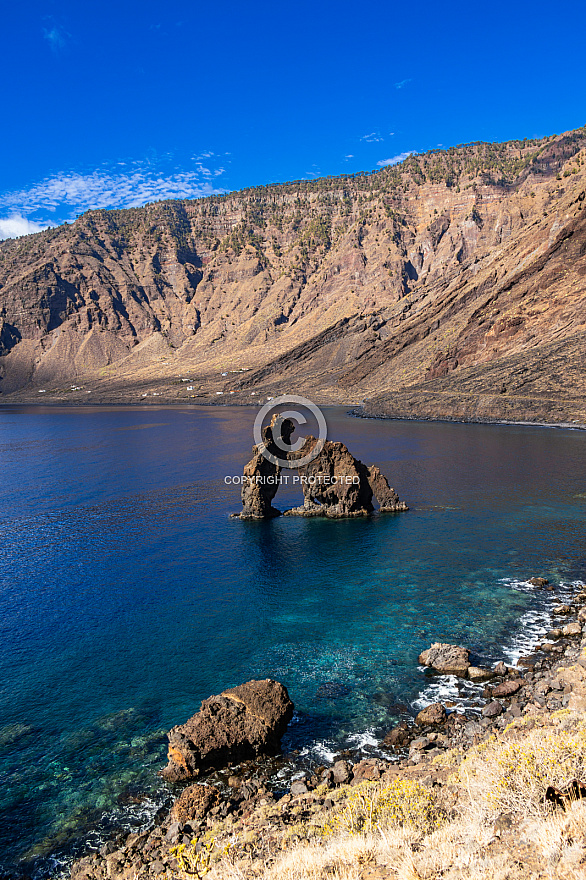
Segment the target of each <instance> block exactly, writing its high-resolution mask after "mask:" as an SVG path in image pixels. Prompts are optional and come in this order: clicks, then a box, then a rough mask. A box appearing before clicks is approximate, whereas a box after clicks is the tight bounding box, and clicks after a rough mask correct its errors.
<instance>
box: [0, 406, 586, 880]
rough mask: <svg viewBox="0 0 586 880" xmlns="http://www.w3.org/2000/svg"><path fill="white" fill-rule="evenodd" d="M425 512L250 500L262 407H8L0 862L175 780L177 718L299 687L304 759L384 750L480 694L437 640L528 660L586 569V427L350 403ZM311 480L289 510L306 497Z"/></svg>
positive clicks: (47, 848) (32, 867) (291, 497)
mask: <svg viewBox="0 0 586 880" xmlns="http://www.w3.org/2000/svg"><path fill="white" fill-rule="evenodd" d="M324 413H325V415H326V420H327V424H328V436H329V438H330V439H335V440H342V441H344V442H345V443H346V444H347V445H348V447H349V449H350V451H351V452H352V454H353V455H354V456H355V457H357V458H359V459H361V460H362V461H364V462H365V463H366V464H377V465H378V466H379V467H380V468H381V470H382V471H383V473H385V474H386V475H387V476H388V478H389V482H390V484H391V486H393V487H394V488H395V489H396V490H397V492H398V493H399V496H400V497H401V499H403V500H405V501H406V502H407V504H408V505H409V507H410V510H409V512H407V513H401V514H396V515H388V514H383V515H374V516H372V517H369V518H367V519H358V520H344V521H329V520H325V521H322V520H319V519H301V518H290V517H280V518H277V519H274V520H271V521H268V522H242V521H240V520H236V519H230V517H229V515H230V513H232V512H237V511H238V510H239V509H240V498H239V493H240V487H239V486H238V485H234V484H232V483H230V482H227V481H226V478H227V477H228V478H230V477H232V476H237V475H239V474H241V472H242V468H243V465H244V464H245V462H246V461H248V459H249V458H250V450H251V446H252V443H253V438H252V425H253V421H254V417H255V410H254V409H253V408H238V407H234V408H229V407H194V406H192V407H184V408H183V407H176V408H164V407H161V408H158V407H157V408H156V407H120V408H107V407H100V408H90V407H88V408H61V409H60V408H51V407H46V408H43V407H4V408H1V409H0V501H1V504H0V535H1V540H0V628H1V629H0V780H1V785H0V865H1V866H3V867H4V869H6V870H9V869H11V868H12V867H13V866H14V865H16V864H18V863H20V864H21V866H24V868H26V870H27V871H29V872H32V873H35V874H37V875H38V876H44V875H48V874H50V873H51V872H52V871H54V870H56V869H59V868H62V867H63V866H66V865H67V863H68V859H70V858H71V856H72V854H74V853H80V852H82V851H83V848H84V846H86V845H87V844H88V842H89V844H90V845H93V846H96V845H98V844H99V842H100V840H102V839H103V838H104V837H105V836H107V835H108V833H110V831H111V829H112V828H114V827H117V826H119V825H120V824H123V825H125V826H126V827H135V826H137V825H138V824H140V823H141V822H146V821H148V820H149V818H150V817H151V816H152V815H153V813H154V812H155V810H156V809H157V807H158V805H159V804H160V803H161V802H163V801H164V799H165V798H166V797H168V791H169V790H168V788H167V787H166V785H165V784H164V783H163V782H162V780H161V779H160V778H159V777H158V776H157V770H158V769H160V768H161V767H162V766H163V765H164V763H165V751H166V738H165V732H166V730H167V729H168V728H169V727H171V726H172V725H174V724H177V723H181V722H183V721H185V720H186V719H187V718H188V717H189V716H190V715H192V714H193V713H194V712H196V711H197V709H198V708H199V704H200V702H201V700H202V699H205V698H206V697H208V696H209V695H211V694H215V693H219V692H220V691H221V690H223V689H224V688H226V687H230V686H234V685H236V684H239V683H241V682H243V681H246V680H248V679H251V678H267V677H271V678H276V679H278V680H279V681H282V682H283V683H284V684H286V686H287V688H288V689H289V693H290V696H291V698H292V700H293V702H294V703H295V707H296V713H295V717H294V720H293V722H292V724H291V726H290V730H289V732H288V734H287V736H286V739H285V741H284V749H285V752H286V753H287V754H291V753H295V758H294V759H293V758H292V759H291V766H293V765H294V764H295V761H297V762H300V761H307V762H311V761H317V762H321V761H326V760H328V759H331V758H332V756H333V755H334V754H335V753H336V752H337V751H338V750H340V749H342V748H346V747H354V748H361V749H363V750H364V751H365V752H366V753H369V752H370V753H377V751H378V749H379V742H380V739H381V737H382V736H383V735H384V733H386V732H387V731H388V730H389V729H390V727H391V726H392V725H393V724H394V723H396V721H397V719H398V718H399V717H400V716H401V714H402V713H406V712H413V711H415V710H416V709H417V708H418V707H419V706H421V705H423V704H425V703H426V702H430V701H431V700H432V699H435V698H438V697H439V698H448V699H452V700H453V701H454V702H455V703H456V704H458V705H461V706H462V707H463V708H468V709H469V710H470V711H474V710H475V707H474V703H475V699H476V696H477V693H478V692H477V691H475V690H474V687H471V686H465V685H462V683H458V682H456V680H452V679H450V680H447V681H442V682H441V683H440V682H439V681H438V680H437V679H436V680H434V679H433V678H432V677H430V676H429V675H428V674H427V673H425V671H424V670H422V669H421V668H419V667H418V664H417V656H418V654H419V653H420V651H421V650H423V649H424V648H426V647H428V646H429V644H430V643H431V642H432V641H448V642H457V643H461V644H465V645H466V646H468V647H469V648H471V649H472V650H473V651H474V652H476V653H477V654H478V655H479V656H480V657H481V658H483V660H484V661H485V662H491V661H493V660H496V659H501V658H504V659H506V660H507V661H509V662H512V661H513V660H514V659H515V658H516V657H517V656H519V654H520V653H522V652H523V651H524V650H527V648H528V647H529V646H530V645H531V643H532V642H533V641H535V640H536V639H537V638H538V636H539V635H540V634H542V633H543V632H544V631H545V629H546V628H547V626H548V621H549V608H550V607H551V603H552V601H553V600H552V594H551V593H548V592H547V591H544V590H540V589H534V588H531V587H530V586H529V585H528V584H527V579H528V578H530V577H532V576H534V575H544V576H545V577H547V578H549V580H550V582H551V583H552V584H553V585H554V586H555V588H556V589H555V593H554V594H553V595H556V596H560V595H562V596H563V595H564V594H565V592H567V591H568V590H569V589H570V588H571V585H572V584H575V583H576V582H578V581H580V579H582V578H584V574H585V568H586V566H585V561H586V560H585V547H586V541H585V538H586V525H585V516H584V514H585V512H586V480H585V474H586V433H585V432H583V431H579V430H565V429H552V428H540V427H524V426H513V425H474V424H466V425H464V424H450V423H434V422H417V421H381V420H367V419H358V418H354V417H352V416H351V415H349V414H348V412H347V411H346V410H345V409H344V408H329V409H325V410H324ZM301 500H302V494H301V489H300V488H299V486H292V485H289V486H287V487H283V488H282V489H280V490H279V493H278V494H277V497H276V499H275V505H276V506H277V507H280V508H282V509H285V508H286V507H291V506H294V505H295V504H299V503H301Z"/></svg>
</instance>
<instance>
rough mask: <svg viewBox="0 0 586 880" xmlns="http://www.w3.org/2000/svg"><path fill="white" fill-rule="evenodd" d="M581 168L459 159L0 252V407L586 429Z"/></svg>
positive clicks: (100, 216)
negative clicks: (315, 410)
mask: <svg viewBox="0 0 586 880" xmlns="http://www.w3.org/2000/svg"><path fill="white" fill-rule="evenodd" d="M585 160H586V129H579V130H577V131H575V132H570V133H566V134H563V135H559V136H552V137H549V138H544V139H541V140H524V141H512V142H509V143H504V144H485V143H475V144H467V145H464V146H461V147H455V148H451V149H449V150H434V151H431V152H429V153H425V154H420V155H413V156H411V157H409V158H408V159H407V160H406V161H405V162H403V163H402V164H400V165H397V166H393V167H390V168H384V169H382V170H380V171H377V172H373V173H370V174H360V175H353V176H345V177H338V178H323V179H319V180H313V181H298V182H295V183H287V184H275V185H271V186H266V187H258V188H255V189H249V190H243V191H242V192H238V193H231V194H229V195H225V196H219V197H211V198H206V199H200V200H196V201H176V202H160V203H157V204H152V205H147V206H145V207H144V208H136V209H131V210H125V211H90V212H88V213H86V214H84V215H83V216H81V217H79V218H78V219H77V220H76V221H75V222H74V223H72V224H71V225H64V226H61V227H59V228H57V229H51V230H46V231H44V232H41V233H37V234H35V235H30V236H26V237H24V238H21V239H18V240H13V241H6V242H3V243H1V244H0V376H1V377H2V378H1V380H0V390H1V396H0V400H1V401H2V402H3V403H11V402H19V401H34V402H35V403H36V402H40V401H41V400H42V401H43V402H49V401H53V402H56V401H60V402H62V401H64V400H66V401H70V402H80V401H82V402H88V401H92V402H98V401H102V402H106V401H107V402H115V401H120V402H122V401H124V402H142V403H144V402H151V403H155V402H156V403H163V402H176V401H184V402H188V401H191V402H206V401H210V400H212V399H213V400H214V402H217V401H218V400H221V399H222V398H221V397H219V396H218V394H217V393H218V392H223V394H224V399H227V398H228V399H229V400H230V402H234V403H249V402H254V401H255V397H262V396H266V395H267V394H272V395H274V394H276V393H279V392H281V393H285V392H297V393H302V394H305V395H307V396H309V397H311V398H313V399H314V400H315V401H316V402H318V403H319V402H321V403H359V402H360V401H363V400H366V404H365V408H366V411H367V412H370V413H378V414H387V415H398V416H407V417H420V416H423V417H431V418H481V419H495V418H496V419H500V418H511V419H521V420H524V419H527V420H538V421H555V422H560V421H561V422H570V421H575V422H580V423H586V404H585V402H584V401H585V399H586V394H585V392H586V387H585V386H586V380H585V377H584V363H585V359H584V355H585V353H586V337H585V330H586V297H585V287H586V211H585V209H584V208H585V205H586V201H585V191H586V180H585V177H586V162H585ZM185 380H188V381H185ZM72 386H73V387H72ZM39 392H42V395H43V396H42V397H41V395H40V394H39ZM88 392H91V397H90V396H89V395H88ZM145 395H146V397H145Z"/></svg>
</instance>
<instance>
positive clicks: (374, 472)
mask: <svg viewBox="0 0 586 880" xmlns="http://www.w3.org/2000/svg"><path fill="white" fill-rule="evenodd" d="M368 483H369V485H370V488H371V489H372V493H373V495H374V497H375V498H376V500H377V501H378V503H379V510H380V511H381V513H396V512H398V511H401V510H408V509H409V508H408V507H407V505H406V504H405V502H404V501H401V500H400V499H399V496H398V495H397V493H396V492H395V490H394V489H391V488H390V486H389V482H388V480H387V478H386V477H385V475H384V474H381V472H380V470H379V468H377V466H376V465H374V464H372V465H371V466H370V467H369V468H368Z"/></svg>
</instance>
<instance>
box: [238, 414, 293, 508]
mask: <svg viewBox="0 0 586 880" xmlns="http://www.w3.org/2000/svg"><path fill="white" fill-rule="evenodd" d="M294 429H295V425H294V424H293V422H292V421H291V420H290V419H283V418H281V416H279V415H277V414H276V415H274V416H273V418H272V420H271V424H270V425H267V426H266V427H265V428H263V431H262V438H263V446H264V447H265V448H266V450H267V451H268V452H269V453H270V455H272V456H274V457H275V458H279V457H283V456H284V455H285V453H283V451H282V450H281V449H280V448H279V447H278V446H277V441H280V440H281V439H282V441H283V442H284V443H285V444H287V443H289V440H290V438H291V434H292V433H293V431H294ZM280 475H281V468H280V467H279V465H278V464H277V463H276V462H274V461H272V460H270V459H269V458H267V457H266V456H265V455H263V450H262V447H261V446H260V445H259V446H253V448H252V458H251V459H250V461H249V462H248V464H246V465H245V466H244V474H243V482H242V491H241V494H240V497H241V499H242V513H240V514H239V515H238V514H236V515H237V516H239V517H240V519H271V518H272V517H275V516H280V514H281V511H280V510H277V508H276V507H273V505H272V501H273V498H274V497H275V495H276V493H277V489H278V488H279V480H280Z"/></svg>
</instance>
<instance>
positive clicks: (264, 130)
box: [0, 0, 586, 237]
mask: <svg viewBox="0 0 586 880" xmlns="http://www.w3.org/2000/svg"><path fill="white" fill-rule="evenodd" d="M585 27H586V6H585V5H584V4H583V3H578V2H566V3H563V4H557V5H556V4H551V2H548V3H544V2H539V0H538V2H531V3H529V2H525V0H522V2H517V3H513V2H510V0H508V2H502V0H496V2H492V3H490V4H484V5H479V4H476V3H472V2H466V3H464V2H459V0H456V2H443V3H441V2H434V3H430V2H419V3H417V4H409V3H405V2H402V3H396V2H391V3H378V4H374V3H362V4H356V3H352V4H350V3H347V2H338V3H333V2H330V0H325V2H320V0H314V2H306V0H300V2H297V3H295V4H279V3H278V2H271V3H269V2H264V0H263V2H253V3H252V4H249V5H246V4H243V3H238V4H237V3H234V2H215V3H211V2H207V3H205V4H204V3H200V2H192V3H186V2H183V0H177V2H175V3H168V4H164V3H160V2H159V3H156V4H155V3H149V2H141V3H137V2H124V0H120V2H118V3H112V2H110V0H106V2H102V3H100V4H83V3H80V2H79V0H76V2H64V0H45V2H43V3H40V2H34V0H33V2H30V3H27V4H18V5H17V4H7V5H6V6H5V7H4V11H3V17H2V29H1V32H0V45H1V53H2V58H3V62H4V83H3V89H2V130H3V132H2V133H3V137H2V138H0V159H1V161H0V169H1V170H0V237H7V236H8V235H15V234H22V233H23V232H26V231H32V230H34V229H37V228H40V227H42V226H45V225H48V224H56V223H59V222H63V221H67V220H72V219H73V218H75V217H76V216H77V215H78V214H80V213H82V212H83V211H85V210H87V209H88V208H93V207H127V206H132V205H138V204H144V203H145V202H147V201H152V200H155V199H159V198H173V197H195V196H198V195H205V194H208V193H212V192H217V191H226V190H233V189H240V188H241V187H244V186H250V185H255V184H261V183H270V182H274V181H284V180H292V179H297V178H303V177H317V176H322V175H329V174H333V175H335V174H341V173H344V172H355V171H360V170H370V169H373V168H377V167H381V165H382V164H385V163H390V162H394V161H397V160H398V157H403V156H404V155H406V154H407V153H408V152H409V151H412V150H415V151H421V150H426V149H430V148H432V147H435V146H437V145H438V144H440V145H443V146H450V145H452V144H458V143H464V142H467V141H472V140H507V139H509V138H516V137H525V136H526V137H535V136H542V135H546V134H553V133H559V132H561V131H565V130H568V129H572V128H577V127H578V126H580V125H583V124H584V123H585V122H586V94H585V83H586V78H585V77H584V72H583V69H584V60H583V57H582V54H583V53H582V45H583V36H584V32H585Z"/></svg>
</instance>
